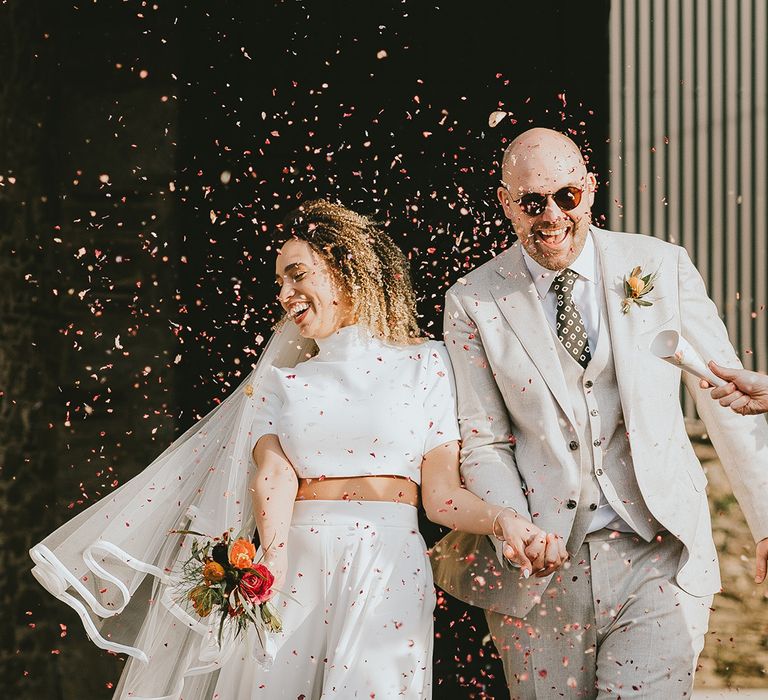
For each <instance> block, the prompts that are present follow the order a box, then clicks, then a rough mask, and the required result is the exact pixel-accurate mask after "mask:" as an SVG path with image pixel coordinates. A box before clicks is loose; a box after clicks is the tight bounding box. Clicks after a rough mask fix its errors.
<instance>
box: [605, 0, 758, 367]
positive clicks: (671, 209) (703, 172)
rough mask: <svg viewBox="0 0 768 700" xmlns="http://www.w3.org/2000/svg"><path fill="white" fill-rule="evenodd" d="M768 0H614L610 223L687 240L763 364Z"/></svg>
mask: <svg viewBox="0 0 768 700" xmlns="http://www.w3.org/2000/svg"><path fill="white" fill-rule="evenodd" d="M767 6H768V2H767V1H766V0H614V2H612V4H611V19H610V47H611V49H610V50H611V76H610V86H611V89H610V92H611V95H610V99H611V114H610V124H611V126H610V143H609V153H610V156H609V162H610V173H609V176H608V177H607V178H605V179H606V180H608V182H607V183H606V184H607V185H608V186H609V192H610V199H611V203H610V207H609V211H608V226H609V228H612V229H616V230H623V231H633V232H640V233H647V234H650V235H652V236H656V237H659V238H663V239H666V240H669V241H672V242H675V243H678V244H681V245H683V246H685V247H686V248H687V249H688V251H689V253H690V254H691V256H692V258H693V260H694V262H695V263H696V265H697V266H698V268H699V270H700V271H701V273H702V275H703V276H704V279H705V281H706V282H707V287H708V289H709V293H710V295H711V296H712V298H713V299H714V300H715V302H716V303H717V305H718V307H719V309H720V311H721V313H722V314H723V316H724V318H725V321H726V325H727V326H728V331H729V333H730V335H731V340H732V341H733V344H734V346H735V347H736V349H737V351H738V352H739V354H740V355H741V358H742V360H743V362H744V364H745V366H747V367H750V368H756V369H760V370H763V371H765V370H766V369H768V309H767V308H766V304H767V303H768V276H767V269H768V212H767V211H766V200H767V196H766V195H767V191H766V190H767V188H768V179H767V177H768V173H767V163H766V161H767V160H768V151H766V147H767V145H768V137H767V133H766V132H767V130H768V124H767V123H766V89H767V85H766V80H767V79H768V66H767V64H766V62H767V60H768V52H767V51H766V42H767V41H768V31H767V30H768V10H767Z"/></svg>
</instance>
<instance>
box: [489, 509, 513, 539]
mask: <svg viewBox="0 0 768 700" xmlns="http://www.w3.org/2000/svg"><path fill="white" fill-rule="evenodd" d="M505 510H511V511H512V512H513V513H514V514H515V515H517V511H516V510H515V509H514V508H511V507H510V506H504V507H503V508H499V511H498V513H496V517H494V519H493V522H492V523H491V532H492V533H493V536H494V537H495V538H496V539H497V540H499V542H503V541H504V531H503V530H502V533H501V537H499V535H497V534H496V523H498V522H499V516H500V515H501V514H502V513H503V512H504V511H505Z"/></svg>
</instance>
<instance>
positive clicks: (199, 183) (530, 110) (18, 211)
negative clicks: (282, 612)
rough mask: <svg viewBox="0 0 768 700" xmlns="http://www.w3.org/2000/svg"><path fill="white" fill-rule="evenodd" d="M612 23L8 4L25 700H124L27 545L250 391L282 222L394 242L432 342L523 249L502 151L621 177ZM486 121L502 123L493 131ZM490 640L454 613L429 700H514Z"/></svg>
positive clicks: (13, 527) (12, 375) (278, 6)
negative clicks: (503, 183) (515, 241)
mask: <svg viewBox="0 0 768 700" xmlns="http://www.w3.org/2000/svg"><path fill="white" fill-rule="evenodd" d="M608 10H609V3H608V0H600V2H594V3H590V4H589V11H588V12H587V11H585V10H584V9H583V7H577V6H573V7H571V6H569V5H567V4H564V3H538V4H534V3H524V2H506V3H497V2H486V3H476V4H474V5H468V4H467V3H445V6H444V7H442V6H441V7H435V3H423V2H379V3H360V2H341V1H337V0H329V1H326V2H274V3H266V2H258V3H242V2H229V1H226V0H219V1H218V2H216V3H199V2H188V3H183V2H169V1H168V0H157V2H154V3H153V2H140V1H137V2H118V0H108V1H104V0H101V1H99V2H96V3H90V2H89V3H85V2H83V3H71V2H70V3H54V2H47V3H46V2H43V1H40V0H38V1H34V0H24V1H23V2H22V1H21V0H18V1H16V2H13V1H12V2H9V3H6V4H4V5H3V6H2V7H0V19H1V20H2V24H0V31H2V34H3V35H4V36H3V37H0V39H3V38H5V39H8V38H10V37H12V38H13V41H0V46H2V51H3V52H4V54H3V58H4V59H5V65H11V66H13V70H9V71H7V76H6V86H5V87H4V91H3V93H2V95H3V102H2V103H0V118H2V120H3V122H2V123H3V125H4V128H3V130H2V131H0V134H2V138H3V142H2V143H0V147H2V149H3V150H2V152H1V153H2V154H1V155H0V175H2V176H3V177H4V180H3V181H0V212H2V218H1V219H0V225H2V226H3V229H2V231H0V235H2V239H1V242H2V250H3V265H4V266H5V269H6V275H5V278H4V280H3V284H4V285H5V287H4V289H5V292H4V295H3V297H4V298H5V299H6V300H7V302H6V305H5V306H3V307H2V309H0V310H2V312H3V318H2V323H3V330H4V331H5V333H4V336H5V337H4V339H3V345H2V349H0V353H2V354H0V381H2V382H3V386H0V390H2V391H3V392H4V393H3V394H2V396H0V401H2V402H3V403H2V404H0V408H1V409H2V411H3V417H4V419H5V420H4V421H3V423H4V425H3V426H2V427H0V430H2V431H5V432H4V435H0V438H3V437H5V438H6V439H4V440H0V443H2V445H3V447H2V448H0V458H2V463H0V468H1V469H2V472H0V475H1V476H2V479H3V488H2V490H0V494H1V495H0V498H2V502H0V506H1V507H2V510H0V515H2V517H3V522H2V523H0V525H2V532H3V533H8V532H15V533H16V535H15V536H14V537H13V538H10V537H8V536H6V535H3V536H4V537H6V539H4V540H3V543H4V544H7V545H8V547H7V549H8V551H7V553H5V554H3V556H4V560H3V562H4V563H3V566H2V567H0V568H1V569H3V571H2V572H0V574H1V575H2V576H3V577H4V578H2V579H0V581H2V585H3V589H2V605H3V606H4V611H3V613H4V615H6V617H7V618H8V619H12V620H13V621H14V626H13V629H12V630H11V631H10V632H9V634H8V635H7V636H6V637H4V638H3V647H2V650H0V654H1V655H0V663H1V664H2V671H3V676H4V678H6V682H10V687H11V688H12V689H13V693H12V694H13V696H14V697H16V698H32V697H35V698H40V697H44V698H62V699H66V700H69V699H70V698H91V697H92V698H108V697H110V696H111V690H110V684H111V683H114V682H116V680H117V677H118V675H119V672H120V660H119V659H117V658H115V657H112V656H110V655H108V654H105V653H103V652H100V651H98V650H97V649H95V648H94V647H93V646H92V645H90V643H88V642H87V641H86V640H85V635H84V633H83V631H82V629H81V627H80V624H79V621H78V620H77V618H76V616H74V615H73V614H71V613H70V611H69V610H68V609H66V608H65V606H63V605H62V604H59V603H58V602H56V601H54V600H49V596H47V594H42V593H41V592H40V591H38V587H37V586H36V584H35V583H34V582H33V581H32V580H31V578H30V577H29V576H28V575H26V573H25V567H26V566H27V563H26V559H25V557H26V554H25V551H26V548H27V547H28V546H29V545H30V544H32V543H34V542H35V541H37V540H38V539H40V538H41V537H42V536H43V535H44V534H45V533H46V532H48V531H49V530H50V529H52V528H53V527H55V526H56V525H58V524H59V523H61V522H63V521H64V520H66V519H67V518H69V517H71V516H72V515H73V514H74V513H76V512H79V511H80V510H82V509H83V508H85V507H86V506H87V505H88V504H89V503H91V502H92V501H93V500H96V499H97V498H98V497H100V496H101V495H103V494H104V493H107V492H108V491H109V490H111V489H112V488H114V486H115V485H117V484H119V483H122V482H123V481H124V480H125V479H127V478H130V476H132V475H133V474H135V473H136V472H137V471H138V470H140V469H141V467H142V466H143V465H145V464H146V463H148V462H149V461H151V459H152V457H153V456H154V455H156V454H157V453H159V452H160V451H161V449H162V448H163V447H164V446H165V445H166V444H167V443H168V442H169V441H170V440H171V439H172V437H173V436H174V435H175V434H178V431H179V430H181V429H183V428H186V427H187V426H188V425H190V424H191V422H192V421H193V420H194V419H195V418H196V416H198V415H202V414H204V413H206V412H207V411H208V410H210V408H211V407H212V406H213V404H214V402H215V401H216V400H217V399H218V398H219V397H221V396H223V395H225V394H226V393H228V391H229V389H230V387H231V386H232V384H233V383H235V382H236V381H237V380H238V377H239V376H240V375H242V373H243V372H246V371H247V370H248V369H249V367H250V363H251V362H252V361H253V359H254V357H256V356H257V355H258V348H259V337H266V336H267V335H268V333H269V327H270V324H271V322H272V320H273V319H274V313H275V308H274V304H273V303H272V300H273V298H274V292H275V290H274V288H273V282H272V278H273V251H271V250H270V249H269V233H270V231H271V229H272V227H273V226H274V224H275V223H276V222H278V221H279V220H280V219H282V217H283V216H284V215H285V213H287V211H288V210H290V209H291V208H293V207H294V206H295V205H296V204H297V203H298V202H299V201H301V200H302V199H305V198H307V197H311V196H326V197H331V198H338V199H340V200H341V201H342V202H343V203H345V204H347V205H349V206H352V207H354V208H357V209H359V210H360V211H363V212H365V213H369V214H374V215H376V216H377V217H378V218H380V219H381V220H382V221H385V222H386V225H387V226H388V227H389V231H390V232H391V234H392V235H393V236H394V237H395V239H396V240H397V241H398V242H399V243H400V244H401V245H402V247H403V248H404V250H406V251H407V252H408V254H409V255H410V257H411V260H412V271H413V276H414V282H415V284H416V287H417V291H418V293H419V297H420V302H419V303H420V311H421V313H422V314H423V327H424V328H425V330H427V332H429V333H431V334H433V335H435V336H438V337H439V335H440V313H441V309H442V295H443V293H444V291H445V289H446V288H447V286H449V285H450V284H451V283H453V281H455V280H456V278H457V277H458V276H460V275H461V274H462V273H463V272H464V271H466V270H467V269H471V268H472V267H474V266H476V265H477V264H479V263H481V262H483V261H484V260H486V259H488V258H489V257H490V256H491V255H493V254H494V252H495V251H497V250H498V249H499V248H500V247H503V246H505V245H507V244H508V242H509V240H510V233H511V232H510V231H509V229H508V227H507V225H506V222H505V221H503V220H502V217H501V212H500V209H499V207H498V206H497V204H496V201H495V195H494V191H495V187H496V183H497V181H498V177H499V173H498V162H499V159H500V155H501V152H502V150H503V148H504V146H505V144H506V143H507V142H508V140H509V139H510V138H511V137H513V136H514V135H516V133H518V132H519V131H521V130H522V129H523V128H525V127H526V126H527V125H529V124H534V123H535V124H537V125H546V126H553V127H555V128H560V129H564V130H568V131H569V132H570V133H571V134H572V135H573V137H574V138H575V139H576V140H577V141H578V142H579V143H580V144H582V145H583V146H584V147H585V148H586V149H587V152H588V153H589V155H590V161H591V162H592V163H593V164H594V166H595V167H596V169H597V170H598V172H599V171H603V172H605V171H606V168H607V166H606V138H607V129H608V120H607V118H608V114H607V109H608V105H607V65H608V60H607V20H608ZM9 62H10V63H9ZM496 109H501V110H505V111H508V112H509V113H510V114H509V116H508V117H507V118H506V119H505V120H504V121H502V122H501V123H500V124H499V126H497V127H496V128H494V129H491V128H489V126H488V121H487V120H488V115H489V113H490V112H491V111H493V110H496ZM3 160H4V161H5V162H3ZM22 173H24V176H23V177H21V176H20V175H21V174H22ZM9 176H15V180H16V181H15V183H14V184H13V185H11V184H10V183H9V180H8V178H9ZM104 176H107V177H106V179H105V178H104ZM22 184H23V189H22ZM602 196H603V194H602V193H601V192H599V193H598V204H597V207H596V209H597V211H598V212H601V211H602V210H603V204H602V200H601V197H602ZM57 239H58V241H57ZM11 251H13V252H11ZM16 251H22V252H24V251H26V252H24V254H23V255H20V254H18V253H17V252H16ZM82 251H84V252H82ZM10 272H12V274H10ZM27 275H31V277H30V278H26V276H27ZM0 279H3V278H2V277H1V276H0ZM30 279H31V280H33V281H34V284H33V282H30ZM54 290H55V291H54ZM22 331H23V332H22ZM118 336H119V338H118ZM11 337H14V338H16V340H15V342H11V341H10V340H9V339H10V338H11ZM22 370H23V371H22ZM27 407H28V408H27ZM35 407H37V408H35ZM22 409H23V410H22ZM24 411H26V413H24ZM35 411H37V413H38V414H39V415H37V417H33V419H28V418H27V416H28V415H33V414H35ZM41 436H44V439H41ZM20 483H21V484H23V489H20V487H19V484H20ZM14 489H15V490H14ZM22 491H23V498H21V497H20V496H19V493H20V492H22ZM423 525H424V532H425V537H426V539H427V541H428V543H431V542H433V541H434V540H435V539H436V538H437V537H438V536H439V534H440V533H439V529H438V528H436V527H434V526H432V525H430V524H428V523H426V522H425V523H423ZM6 608H7V611H6ZM61 625H64V628H62V627H61ZM486 633H487V630H486V629H485V628H484V623H483V620H482V615H481V614H478V612H477V611H473V610H469V609H466V608H465V607H463V606H461V605H459V604H458V603H456V602H455V601H452V600H450V599H446V600H445V602H441V604H440V605H439V609H438V613H437V634H438V639H437V646H436V697H448V696H449V695H450V694H451V693H453V696H455V697H467V698H469V697H476V698H481V697H496V698H503V697H506V691H504V690H502V689H501V684H500V681H499V677H500V674H501V669H500V667H499V665H498V662H497V661H495V660H494V659H493V658H492V648H491V647H490V645H489V644H487V643H486V644H483V638H484V637H485V635H486ZM62 635H64V636H62ZM82 669H88V670H87V672H85V673H83V672H82Z"/></svg>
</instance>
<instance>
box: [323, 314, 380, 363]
mask: <svg viewBox="0 0 768 700" xmlns="http://www.w3.org/2000/svg"><path fill="white" fill-rule="evenodd" d="M315 343H317V347H318V348H319V352H318V353H317V357H316V358H315V359H316V360H321V361H322V360H324V361H327V362H339V361H343V360H350V359H353V358H358V357H360V356H361V355H364V354H365V353H369V352H373V351H374V350H375V349H376V348H377V347H381V345H382V342H381V341H380V340H378V339H377V338H375V337H374V336H373V333H371V331H370V330H369V329H368V328H366V327H365V326H362V325H360V324H359V323H354V324H352V325H351V326H343V327H342V328H339V329H338V330H337V331H335V332H334V333H331V334H330V335H329V336H327V337H326V338H315Z"/></svg>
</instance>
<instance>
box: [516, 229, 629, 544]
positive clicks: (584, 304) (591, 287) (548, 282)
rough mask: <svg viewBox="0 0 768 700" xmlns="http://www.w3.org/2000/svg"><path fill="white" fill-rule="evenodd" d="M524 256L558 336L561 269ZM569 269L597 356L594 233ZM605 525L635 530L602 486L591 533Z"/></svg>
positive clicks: (601, 297)
mask: <svg viewBox="0 0 768 700" xmlns="http://www.w3.org/2000/svg"><path fill="white" fill-rule="evenodd" d="M523 259H524V260H525V264H526V266H527V267H528V272H530V273H531V278H532V279H533V284H534V286H535V287H536V291H537V292H538V294H539V300H540V301H541V305H542V307H543V309H544V315H545V316H546V317H547V321H548V322H549V325H550V326H551V327H552V329H553V330H554V331H555V335H557V295H556V294H555V293H554V292H553V291H552V282H554V281H555V277H557V275H558V274H560V270H548V269H547V268H546V267H543V266H542V265H539V263H537V262H536V261H535V260H534V259H533V258H532V257H531V256H530V255H528V252H527V251H526V250H525V248H523ZM569 268H570V269H571V270H573V271H574V272H575V273H576V274H577V275H578V277H577V278H576V280H575V282H574V283H573V291H572V293H571V294H572V297H573V302H574V304H575V305H576V308H577V309H578V310H579V313H580V314H581V318H582V320H583V321H584V328H585V330H586V331H587V338H588V340H589V349H590V351H591V353H592V354H593V355H594V353H595V348H596V347H597V338H598V335H599V334H600V309H601V307H602V306H603V305H604V302H605V292H604V291H603V286H602V284H601V279H602V278H601V275H600V266H599V265H598V264H597V248H595V243H594V241H593V240H592V233H591V232H590V233H588V234H587V240H586V242H585V243H584V248H583V249H582V251H581V253H579V257H577V258H576V260H574V261H573V262H572V263H571V264H570V265H569ZM603 528H610V529H612V530H619V531H620V532H634V530H632V528H631V527H630V526H629V525H628V524H627V523H626V522H625V521H624V520H623V519H622V518H621V517H619V515H618V514H617V513H616V511H615V510H614V509H613V508H611V506H610V504H609V503H608V500H607V499H606V497H605V494H604V493H603V491H602V488H601V489H600V503H599V504H598V508H597V510H596V511H595V514H594V515H593V516H592V523H591V524H590V527H589V531H588V532H596V531H597V530H601V529H603Z"/></svg>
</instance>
